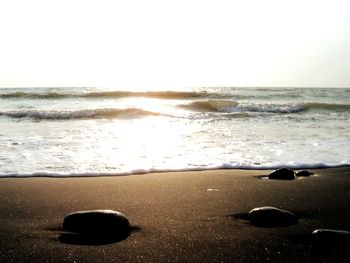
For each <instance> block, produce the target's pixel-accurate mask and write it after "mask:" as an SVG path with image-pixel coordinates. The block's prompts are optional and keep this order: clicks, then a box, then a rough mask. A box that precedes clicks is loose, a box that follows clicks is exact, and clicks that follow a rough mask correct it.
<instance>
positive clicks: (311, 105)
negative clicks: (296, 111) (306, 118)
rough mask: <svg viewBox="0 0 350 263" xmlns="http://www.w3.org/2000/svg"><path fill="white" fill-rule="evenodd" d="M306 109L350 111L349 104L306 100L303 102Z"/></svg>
mask: <svg viewBox="0 0 350 263" xmlns="http://www.w3.org/2000/svg"><path fill="white" fill-rule="evenodd" d="M303 106H304V108H305V109H307V110H312V109H317V110H333V111H350V104H331V103H318V102H308V103H304V104H303Z"/></svg>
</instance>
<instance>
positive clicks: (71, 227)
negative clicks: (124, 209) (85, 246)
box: [63, 210, 130, 237]
mask: <svg viewBox="0 0 350 263" xmlns="http://www.w3.org/2000/svg"><path fill="white" fill-rule="evenodd" d="M63 228H64V229H65V230H67V231H70V232H73V233H77V234H79V235H83V236H90V237H93V236H95V237H111V236H113V237H124V236H128V235H129V233H130V223H129V220H128V219H127V218H126V216H125V215H124V214H122V213H120V212H117V211H113V210H89V211H78V212H74V213H70V214H68V215H66V217H65V218H64V220H63Z"/></svg>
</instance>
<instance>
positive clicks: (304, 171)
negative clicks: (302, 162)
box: [295, 170, 314, 177]
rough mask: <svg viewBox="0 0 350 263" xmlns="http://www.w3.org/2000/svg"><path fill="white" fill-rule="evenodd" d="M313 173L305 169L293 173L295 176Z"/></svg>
mask: <svg viewBox="0 0 350 263" xmlns="http://www.w3.org/2000/svg"><path fill="white" fill-rule="evenodd" d="M313 174H314V173H311V172H309V171H306V170H302V171H298V172H296V173H295V176H297V177H308V176H311V175H313Z"/></svg>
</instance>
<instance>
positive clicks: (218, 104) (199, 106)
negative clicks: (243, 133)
mask: <svg viewBox="0 0 350 263" xmlns="http://www.w3.org/2000/svg"><path fill="white" fill-rule="evenodd" d="M180 107H182V108H185V109H188V110H192V111H203V112H226V113H228V112H266V113H298V112H302V111H307V110H312V109H315V110H331V111H332V110H333V111H350V105H346V104H329V103H313V102H309V103H295V104H274V103H239V102H237V101H228V100H203V101H202V100H200V101H194V102H191V103H189V104H182V105H180Z"/></svg>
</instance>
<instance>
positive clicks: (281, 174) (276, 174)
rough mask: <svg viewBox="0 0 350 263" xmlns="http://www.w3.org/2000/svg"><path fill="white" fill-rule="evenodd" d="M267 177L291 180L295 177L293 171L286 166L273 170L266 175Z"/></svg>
mask: <svg viewBox="0 0 350 263" xmlns="http://www.w3.org/2000/svg"><path fill="white" fill-rule="evenodd" d="M268 178H269V179H279V180H293V179H295V175H294V172H293V171H292V170H290V169H287V168H281V169H278V170H275V171H273V172H272V173H270V174H269V176H268Z"/></svg>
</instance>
